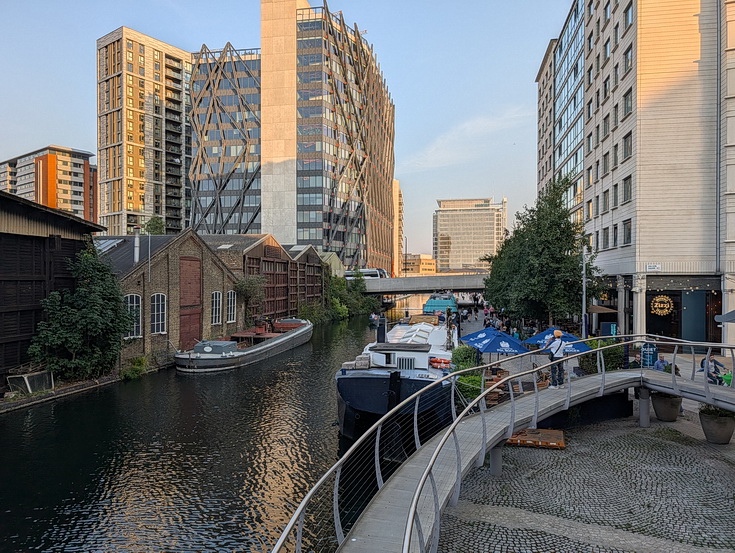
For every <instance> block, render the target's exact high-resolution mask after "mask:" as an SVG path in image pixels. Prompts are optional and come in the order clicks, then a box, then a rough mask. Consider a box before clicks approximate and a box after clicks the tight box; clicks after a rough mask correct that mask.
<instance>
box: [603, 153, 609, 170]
mask: <svg viewBox="0 0 735 553" xmlns="http://www.w3.org/2000/svg"><path fill="white" fill-rule="evenodd" d="M609 172H610V153H609V152H607V153H605V154H603V156H602V174H603V175H606V174H607V173H609Z"/></svg>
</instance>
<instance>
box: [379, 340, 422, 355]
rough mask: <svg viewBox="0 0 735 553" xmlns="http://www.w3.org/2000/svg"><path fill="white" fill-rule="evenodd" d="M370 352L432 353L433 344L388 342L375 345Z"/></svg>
mask: <svg viewBox="0 0 735 553" xmlns="http://www.w3.org/2000/svg"><path fill="white" fill-rule="evenodd" d="M369 349H370V351H374V352H376V353H382V352H393V351H419V352H421V351H430V350H431V344H410V343H406V342H386V343H384V344H375V345H374V346H371V347H370V348H369Z"/></svg>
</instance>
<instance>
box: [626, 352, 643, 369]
mask: <svg viewBox="0 0 735 553" xmlns="http://www.w3.org/2000/svg"><path fill="white" fill-rule="evenodd" d="M628 366H629V367H630V368H631V369H640V368H641V367H642V366H643V365H641V354H640V353H636V354H635V359H633V361H631V362H630V365H628Z"/></svg>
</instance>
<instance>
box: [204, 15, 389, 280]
mask: <svg viewBox="0 0 735 553" xmlns="http://www.w3.org/2000/svg"><path fill="white" fill-rule="evenodd" d="M261 40H262V44H261V48H260V50H259V51H258V50H235V49H233V48H232V47H231V46H230V45H227V47H225V48H224V49H223V50H221V51H217V50H210V49H209V48H207V47H204V48H202V50H201V51H200V52H199V53H198V54H195V67H194V74H193V83H194V92H193V100H194V103H193V113H194V131H195V138H194V140H195V155H194V164H193V166H192V172H191V177H192V183H193V187H194V195H193V197H194V202H193V224H194V226H195V228H202V229H207V232H215V233H228V232H250V233H270V234H272V235H274V236H275V237H276V238H277V239H278V240H279V241H280V242H282V243H286V244H299V245H309V244H310V245H313V246H314V247H316V248H317V249H318V250H321V251H326V252H329V251H332V252H336V253H337V254H338V255H339V257H340V260H341V261H342V263H344V264H345V265H346V266H358V267H365V266H369V267H382V268H384V269H386V270H388V271H392V262H393V257H394V235H393V224H394V214H393V207H394V200H393V191H392V188H393V166H394V158H393V136H394V124H393V121H394V106H393V103H392V100H391V98H390V95H389V93H388V90H387V87H386V84H385V80H384V78H383V75H382V73H381V71H380V67H379V66H378V63H377V60H376V57H375V55H374V53H373V51H372V48H371V46H370V45H369V44H368V43H367V41H366V40H365V39H364V38H363V36H362V33H361V32H360V30H359V29H358V27H357V26H354V27H350V26H348V25H347V24H346V23H345V20H344V17H343V16H342V13H341V12H338V13H332V12H330V11H329V9H328V8H327V7H326V5H324V6H318V7H310V6H309V4H308V2H306V1H305V0H262V1H261Z"/></svg>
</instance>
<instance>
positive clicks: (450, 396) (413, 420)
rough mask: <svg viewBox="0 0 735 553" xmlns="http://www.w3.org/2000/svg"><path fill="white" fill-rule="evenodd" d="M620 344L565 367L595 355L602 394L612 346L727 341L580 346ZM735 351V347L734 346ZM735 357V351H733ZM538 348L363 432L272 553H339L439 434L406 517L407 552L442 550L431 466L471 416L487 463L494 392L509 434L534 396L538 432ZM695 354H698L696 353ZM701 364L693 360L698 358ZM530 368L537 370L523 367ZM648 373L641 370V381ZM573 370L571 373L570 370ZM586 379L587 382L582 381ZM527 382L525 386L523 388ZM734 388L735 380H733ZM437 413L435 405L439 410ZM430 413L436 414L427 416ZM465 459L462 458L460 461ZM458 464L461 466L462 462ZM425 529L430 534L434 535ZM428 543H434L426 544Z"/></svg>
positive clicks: (451, 384)
mask: <svg viewBox="0 0 735 553" xmlns="http://www.w3.org/2000/svg"><path fill="white" fill-rule="evenodd" d="M607 339H610V340H613V341H614V343H609V344H607V345H604V346H602V347H599V348H597V349H594V350H593V351H592V352H587V353H581V354H575V355H572V356H568V357H566V360H567V361H566V362H567V363H569V361H570V360H573V359H575V358H578V357H581V356H583V355H590V353H592V354H595V355H596V368H597V373H598V374H599V375H601V379H600V384H599V390H598V391H597V395H598V396H600V395H603V394H604V393H605V389H606V388H605V386H606V374H607V372H608V369H607V368H606V367H605V362H604V357H603V355H602V351H604V350H605V349H609V348H613V347H620V346H621V345H624V344H627V345H636V344H641V343H644V342H658V343H659V344H660V345H665V344H667V345H671V346H672V347H673V348H674V356H673V360H672V361H673V363H672V366H673V364H674V363H675V361H676V357H677V354H678V352H679V351H680V348H683V347H685V346H689V347H692V348H694V347H707V348H708V350H707V352H708V354H709V352H710V351H711V350H712V349H713V348H723V349H725V347H726V346H723V345H722V344H706V343H704V344H703V343H696V344H693V343H690V342H686V341H683V340H673V339H667V341H662V337H661V336H654V335H628V336H612V337H601V338H589V339H587V340H580V341H579V342H589V341H592V340H607ZM733 347H735V346H733ZM729 349H730V351H731V352H732V347H731V348H729ZM538 353H539V351H538V350H534V351H529V352H527V353H523V354H520V355H516V356H512V357H507V358H504V359H500V360H497V361H495V362H492V363H488V364H486V365H482V366H480V367H474V368H471V369H464V370H460V371H455V372H453V373H451V374H448V375H447V376H445V377H443V378H441V379H439V380H437V381H436V382H433V383H432V384H431V385H429V386H427V387H425V388H422V389H421V390H419V391H418V392H416V393H415V394H413V395H412V396H411V397H409V398H407V399H406V400H405V401H403V402H401V403H400V404H399V405H397V406H396V407H395V408H394V409H392V410H391V411H390V412H389V413H387V414H386V415H384V416H383V417H382V418H381V419H380V420H378V421H377V422H376V423H375V424H374V425H373V426H372V427H370V429H368V430H367V431H366V432H365V433H364V434H362V435H361V436H360V437H359V438H358V439H357V440H356V441H355V442H354V443H353V444H351V445H350V444H346V445H347V446H349V447H346V452H345V453H344V454H343V455H342V456H341V457H340V458H339V460H338V461H337V462H336V463H335V464H334V465H333V466H332V467H331V468H330V469H329V470H328V471H327V472H326V473H325V474H324V475H323V476H322V477H321V478H320V479H319V481H318V482H317V483H316V484H315V485H314V487H313V488H312V489H311V490H310V491H309V492H308V493H307V494H306V496H305V497H304V499H303V500H302V501H301V503H300V504H299V506H298V507H297V509H296V511H295V513H294V515H293V516H292V518H291V520H290V521H289V522H288V523H287V524H286V526H285V528H284V530H283V532H282V534H281V536H280V538H279V539H278V541H277V543H276V544H275V546H274V548H273V553H280V552H284V551H294V552H296V553H300V552H302V551H310V552H311V551H314V552H317V551H318V552H322V551H336V550H337V549H338V548H339V546H340V545H341V544H342V543H343V542H344V540H345V539H346V537H347V535H348V533H349V530H350V529H351V528H352V526H353V525H354V524H355V522H356V521H357V519H358V517H359V516H360V513H361V512H362V510H363V508H364V507H365V506H366V505H367V504H368V503H369V501H370V500H371V499H372V497H373V496H374V495H375V494H376V493H378V492H379V490H380V489H381V488H382V487H383V486H384V485H385V483H386V481H387V480H388V479H389V478H390V476H391V474H393V473H394V472H395V471H396V470H397V468H398V467H399V466H400V465H401V464H402V462H403V461H405V460H406V459H408V458H410V457H411V456H412V455H413V454H414V453H416V451H418V450H419V449H420V448H421V447H422V444H425V443H426V442H427V441H428V440H429V439H431V438H432V437H434V436H439V433H440V432H441V431H444V434H443V435H442V436H441V439H440V442H439V445H438V446H437V447H436V449H435V450H434V454H433V455H432V458H431V461H430V464H429V466H427V468H426V470H425V471H424V473H423V474H422V476H421V478H420V480H418V482H419V484H418V487H417V488H416V494H415V495H414V499H415V502H416V504H415V505H414V504H413V503H412V506H411V509H410V511H409V512H408V513H407V514H408V518H407V522H406V529H405V534H404V536H403V543H404V549H403V551H410V550H413V549H412V548H411V543H412V539H413V540H414V542H415V544H418V547H417V548H414V549H417V550H419V551H424V550H425V549H424V547H425V546H427V545H429V547H430V550H432V551H435V550H436V549H435V547H433V545H434V544H435V543H438V530H439V529H438V520H439V518H440V514H441V507H442V506H441V505H439V504H438V503H437V504H436V505H435V508H432V509H429V510H428V511H427V509H421V510H419V502H420V501H422V499H421V498H423V501H430V502H432V504H433V502H434V501H435V497H436V493H437V489H436V478H435V475H434V474H433V472H432V468H433V465H434V463H435V462H436V459H437V458H438V456H439V455H442V454H443V452H445V446H446V444H447V443H449V441H450V440H451V443H452V444H453V445H454V452H455V453H454V454H456V455H460V456H461V447H460V444H459V442H458V440H459V437H458V434H457V429H458V428H460V426H461V424H462V422H463V420H465V419H466V418H467V417H470V416H472V415H480V416H481V417H482V420H483V424H482V431H481V433H480V435H479V436H477V437H476V438H477V442H478V444H481V447H480V448H479V449H478V450H477V452H476V453H475V454H476V455H477V458H478V459H484V456H485V451H486V449H485V447H486V445H487V424H486V418H487V413H488V411H489V410H490V407H489V405H488V401H487V398H488V395H489V394H490V393H492V392H493V391H497V390H499V389H501V388H502V389H505V390H507V392H508V402H509V406H510V408H509V417H508V428H509V430H508V432H509V433H510V431H511V429H513V427H514V426H515V424H516V401H517V396H518V395H520V394H521V393H523V392H525V393H527V392H532V393H533V398H534V400H533V404H534V405H533V414H532V417H531V420H530V422H529V424H528V425H527V426H529V427H531V428H534V427H535V426H536V424H537V422H538V415H539V395H538V392H539V386H538V379H539V374H540V373H541V372H546V371H547V369H549V367H550V366H551V365H552V364H553V363H551V362H547V363H544V364H541V365H538V366H536V365H535V364H533V363H532V359H533V357H531V356H533V355H537V354H538ZM692 353H694V350H693V349H692ZM693 359H694V355H693ZM732 360H733V368H735V353H733V354H732ZM524 365H529V366H530V368H524ZM503 367H513V368H514V370H515V371H516V372H515V373H513V374H510V375H509V376H506V377H504V378H502V379H501V380H500V381H499V382H495V383H493V384H492V385H491V386H489V387H486V386H485V383H486V380H487V378H488V375H489V374H492V372H493V371H495V372H497V370H498V369H502V368H503ZM644 370H645V369H641V370H640V373H639V374H640V376H641V379H642V377H643V372H644ZM567 372H568V373H570V371H567ZM675 372H676V371H674V370H672V386H677V377H676V374H675ZM695 375H696V366H695V361H694V360H693V361H692V374H691V379H692V380H693V379H694V377H695ZM459 376H470V377H472V376H474V377H479V378H477V381H478V383H479V386H478V389H479V395H478V396H477V397H476V398H474V399H473V400H471V401H468V402H467V401H465V400H464V396H463V395H462V394H460V393H459V388H460V387H464V386H467V385H466V384H461V383H460V382H459V380H458V377H459ZM582 378H583V377H582ZM704 381H705V383H704V386H705V394H706V396H707V397H708V398H711V397H712V395H711V392H710V391H708V390H709V388H708V383H707V379H706V378H704ZM524 382H525V388H528V389H527V390H526V389H524ZM573 382H574V379H572V378H567V389H566V390H565V391H566V401H565V405H564V408H568V407H569V405H570V398H571V394H572V387H573V386H574V384H573ZM732 384H735V382H732V383H731V385H732ZM437 390H443V391H444V393H436V392H437ZM447 401H448V402H449V404H450V410H449V414H450V417H451V423H449V422H448V421H447V420H446V419H444V418H442V417H441V416H440V415H439V414H437V413H439V412H440V411H439V409H440V407H441V406H440V403H442V402H444V403H446V402H447ZM432 408H436V409H433V410H432ZM427 413H430V414H429V415H428V416H427ZM459 460H460V461H461V457H460V459H459ZM457 466H461V462H459V463H458V465H457ZM455 476H456V479H455V480H454V484H453V486H455V487H456V491H455V492H453V495H455V496H458V494H459V488H460V483H461V471H458V472H457V474H456V475H455ZM427 482H429V483H430V485H431V487H432V490H433V492H431V493H429V495H427V492H426V490H425V488H424V487H425V486H426V484H427ZM419 511H420V512H422V513H426V512H431V513H432V515H431V520H430V521H426V520H424V521H423V522H422V520H421V519H420V518H417V513H418V512H419ZM426 530H429V532H428V533H427V532H426ZM427 540H428V541H427Z"/></svg>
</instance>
